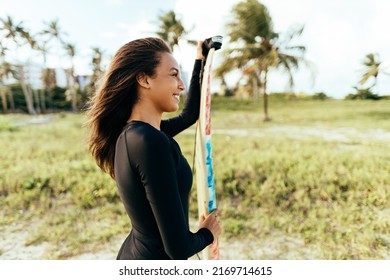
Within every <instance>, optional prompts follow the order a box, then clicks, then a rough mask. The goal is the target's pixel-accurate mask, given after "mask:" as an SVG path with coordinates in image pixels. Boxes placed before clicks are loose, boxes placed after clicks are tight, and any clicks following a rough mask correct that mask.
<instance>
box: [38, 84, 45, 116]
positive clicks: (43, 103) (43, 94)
mask: <svg viewBox="0 0 390 280" xmlns="http://www.w3.org/2000/svg"><path fill="white" fill-rule="evenodd" d="M39 93H40V94H41V98H40V100H41V112H42V114H44V113H45V112H46V100H45V90H44V89H41V90H40V91H39Z"/></svg>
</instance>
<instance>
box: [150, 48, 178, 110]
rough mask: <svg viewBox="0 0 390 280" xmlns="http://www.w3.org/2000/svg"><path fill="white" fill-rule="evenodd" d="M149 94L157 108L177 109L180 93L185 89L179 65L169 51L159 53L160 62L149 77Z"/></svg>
mask: <svg viewBox="0 0 390 280" xmlns="http://www.w3.org/2000/svg"><path fill="white" fill-rule="evenodd" d="M148 81H149V84H150V89H151V90H150V92H149V93H150V94H149V97H150V98H151V100H152V101H153V103H154V105H155V106H156V108H157V109H158V110H160V111H161V112H162V113H163V112H174V111H176V110H177V109H179V100H180V93H181V92H182V91H183V90H184V89H185V86H184V83H183V81H182V80H181V74H180V70H179V65H178V63H177V61H176V59H175V58H174V57H173V56H172V55H171V54H170V53H166V52H164V53H161V54H160V64H159V65H158V66H157V67H156V70H155V75H154V77H149V79H148Z"/></svg>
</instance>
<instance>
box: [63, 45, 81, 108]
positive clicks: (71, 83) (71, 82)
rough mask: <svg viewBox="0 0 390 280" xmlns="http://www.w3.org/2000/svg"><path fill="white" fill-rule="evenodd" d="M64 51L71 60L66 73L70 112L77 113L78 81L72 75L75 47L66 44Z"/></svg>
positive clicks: (73, 74)
mask: <svg viewBox="0 0 390 280" xmlns="http://www.w3.org/2000/svg"><path fill="white" fill-rule="evenodd" d="M65 49H66V51H67V53H68V55H69V58H70V60H71V67H70V68H69V69H68V71H67V81H68V82H67V84H68V86H67V87H68V89H67V90H68V91H69V92H70V96H71V100H72V111H73V112H77V95H76V94H77V89H78V88H79V87H78V81H77V78H76V76H75V73H74V58H75V56H76V47H75V45H73V44H69V43H68V44H66V45H65Z"/></svg>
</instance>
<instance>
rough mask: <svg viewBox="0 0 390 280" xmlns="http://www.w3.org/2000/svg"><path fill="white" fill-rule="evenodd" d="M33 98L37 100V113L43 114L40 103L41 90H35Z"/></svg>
mask: <svg viewBox="0 0 390 280" xmlns="http://www.w3.org/2000/svg"><path fill="white" fill-rule="evenodd" d="M33 97H34V99H35V108H36V109H35V112H37V113H38V114H40V113H41V106H40V101H39V90H33Z"/></svg>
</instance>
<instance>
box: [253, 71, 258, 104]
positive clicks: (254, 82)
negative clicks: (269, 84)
mask: <svg viewBox="0 0 390 280" xmlns="http://www.w3.org/2000/svg"><path fill="white" fill-rule="evenodd" d="M252 94H253V101H254V102H255V103H258V102H259V84H258V83H257V77H256V75H253V76H252Z"/></svg>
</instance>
